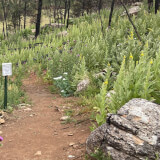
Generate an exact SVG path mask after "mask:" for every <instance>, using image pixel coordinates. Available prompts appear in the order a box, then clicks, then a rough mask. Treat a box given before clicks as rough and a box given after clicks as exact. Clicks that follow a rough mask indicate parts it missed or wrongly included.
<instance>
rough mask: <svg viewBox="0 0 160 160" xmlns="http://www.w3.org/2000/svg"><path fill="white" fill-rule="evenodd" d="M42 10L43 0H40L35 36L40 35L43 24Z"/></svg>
mask: <svg viewBox="0 0 160 160" xmlns="http://www.w3.org/2000/svg"><path fill="white" fill-rule="evenodd" d="M41 12H42V0H39V1H38V14H37V21H36V33H35V38H37V37H38V35H39V33H40V25H41Z"/></svg>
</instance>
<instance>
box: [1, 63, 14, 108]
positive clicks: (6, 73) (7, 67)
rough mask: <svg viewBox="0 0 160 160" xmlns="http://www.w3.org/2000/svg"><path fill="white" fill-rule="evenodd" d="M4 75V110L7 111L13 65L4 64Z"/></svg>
mask: <svg viewBox="0 0 160 160" xmlns="http://www.w3.org/2000/svg"><path fill="white" fill-rule="evenodd" d="M2 75H3V76H4V77H5V80H4V109H7V79H8V76H11V75H12V63H2Z"/></svg>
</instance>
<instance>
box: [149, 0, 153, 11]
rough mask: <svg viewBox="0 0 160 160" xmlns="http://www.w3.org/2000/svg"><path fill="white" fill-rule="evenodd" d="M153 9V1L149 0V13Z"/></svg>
mask: <svg viewBox="0 0 160 160" xmlns="http://www.w3.org/2000/svg"><path fill="white" fill-rule="evenodd" d="M152 7H153V0H148V11H149V12H150V10H151V8H152Z"/></svg>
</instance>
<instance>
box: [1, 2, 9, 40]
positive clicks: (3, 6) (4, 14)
mask: <svg viewBox="0 0 160 160" xmlns="http://www.w3.org/2000/svg"><path fill="white" fill-rule="evenodd" d="M1 3H2V9H3V16H4V21H5V24H6V35H7V37H8V24H7V13H6V9H5V5H4V0H2V1H1Z"/></svg>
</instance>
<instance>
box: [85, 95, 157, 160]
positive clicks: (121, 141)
mask: <svg viewBox="0 0 160 160" xmlns="http://www.w3.org/2000/svg"><path fill="white" fill-rule="evenodd" d="M86 146H87V152H88V153H89V154H91V153H93V152H94V151H95V149H100V150H102V151H103V152H104V153H105V154H106V155H107V154H108V153H110V155H111V157H112V159H113V160H146V158H148V159H149V160H155V157H156V153H157V154H160V105H157V104H155V103H152V102H149V101H147V100H144V99H137V98H136V99H132V100H130V101H129V102H128V103H126V104H125V105H124V106H123V107H122V108H121V109H119V110H118V112H117V114H108V116H107V122H106V123H105V124H103V125H102V126H100V127H99V128H97V129H96V130H95V131H93V132H92V133H91V135H90V136H89V137H88V139H87V142H86Z"/></svg>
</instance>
